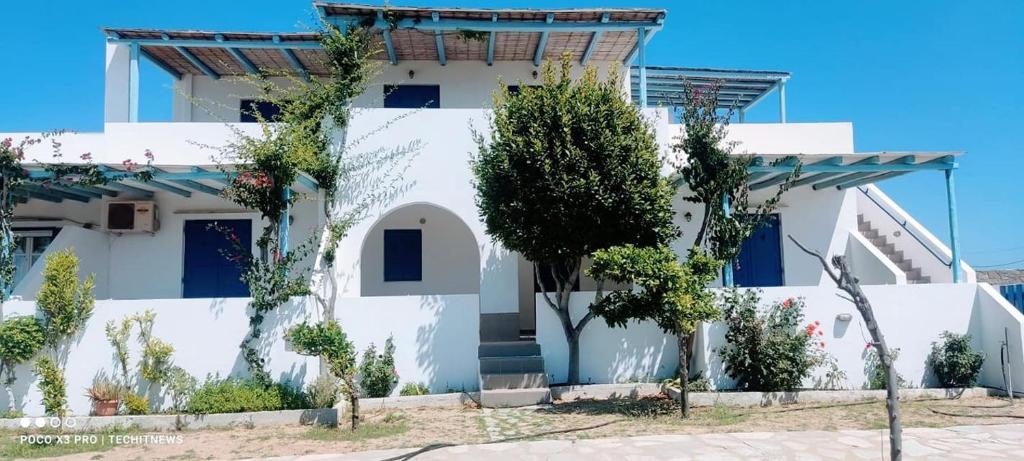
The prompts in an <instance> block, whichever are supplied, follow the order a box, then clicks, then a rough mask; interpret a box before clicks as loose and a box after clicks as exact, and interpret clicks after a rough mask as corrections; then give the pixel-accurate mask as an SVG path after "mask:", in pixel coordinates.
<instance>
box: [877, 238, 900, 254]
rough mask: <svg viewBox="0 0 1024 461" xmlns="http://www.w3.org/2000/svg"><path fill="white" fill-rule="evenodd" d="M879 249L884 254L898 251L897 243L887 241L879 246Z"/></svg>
mask: <svg viewBox="0 0 1024 461" xmlns="http://www.w3.org/2000/svg"><path fill="white" fill-rule="evenodd" d="M882 238H885V237H882ZM878 250H879V251H881V252H882V254H884V255H885V256H889V255H892V254H895V253H896V244H895V243H886V244H885V245H882V246H880V247H878Z"/></svg>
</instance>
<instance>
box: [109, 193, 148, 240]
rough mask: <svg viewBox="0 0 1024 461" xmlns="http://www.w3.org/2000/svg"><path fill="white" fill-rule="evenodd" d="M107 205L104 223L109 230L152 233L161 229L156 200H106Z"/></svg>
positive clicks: (118, 232) (116, 232) (123, 232)
mask: <svg viewBox="0 0 1024 461" xmlns="http://www.w3.org/2000/svg"><path fill="white" fill-rule="evenodd" d="M106 207H107V208H106V212H107V213H106V217H105V219H104V220H103V223H104V227H105V228H106V230H107V232H112V233H115V234H131V233H150V234H152V233H155V232H156V231H157V230H159V229H160V221H159V220H158V219H157V212H156V203H154V202H143V201H131V202H106Z"/></svg>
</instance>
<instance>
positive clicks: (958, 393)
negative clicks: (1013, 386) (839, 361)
mask: <svg viewBox="0 0 1024 461" xmlns="http://www.w3.org/2000/svg"><path fill="white" fill-rule="evenodd" d="M665 393H666V394H668V396H669V397H670V398H672V399H673V400H679V389H676V388H674V387H669V386H665ZM993 395H1005V392H1002V391H999V390H996V389H989V388H985V387H971V388H947V389H900V400H922V399H953V398H972V397H986V396H993ZM876 400H885V390H877V391H876V390H871V391H869V390H839V391H814V390H807V391H793V392H691V393H690V406H692V407H711V406H715V405H722V406H727V407H756V406H771V405H788V404H793V403H849V402H865V401H876Z"/></svg>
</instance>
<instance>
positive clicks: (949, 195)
mask: <svg viewBox="0 0 1024 461" xmlns="http://www.w3.org/2000/svg"><path fill="white" fill-rule="evenodd" d="M945 172H946V204H947V205H948V206H949V246H950V250H951V251H952V252H953V259H952V260H951V261H950V262H949V266H950V268H951V269H953V283H960V282H962V281H963V274H962V273H961V269H960V228H959V225H958V223H957V216H956V183H955V181H953V169H952V168H950V169H948V170H945Z"/></svg>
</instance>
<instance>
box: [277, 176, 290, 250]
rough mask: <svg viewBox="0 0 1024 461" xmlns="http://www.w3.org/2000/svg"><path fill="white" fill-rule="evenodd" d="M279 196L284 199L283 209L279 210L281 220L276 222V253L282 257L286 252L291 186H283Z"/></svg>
mask: <svg viewBox="0 0 1024 461" xmlns="http://www.w3.org/2000/svg"><path fill="white" fill-rule="evenodd" d="M281 198H283V199H284V202H285V206H284V210H281V221H280V223H279V224H278V228H277V229H278V230H277V232H278V242H277V243H278V253H279V254H280V255H281V257H282V258H283V257H284V256H285V255H286V254H288V224H289V223H288V215H289V214H290V213H291V209H292V206H291V199H292V188H291V187H285V188H284V190H283V191H282V192H281Z"/></svg>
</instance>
